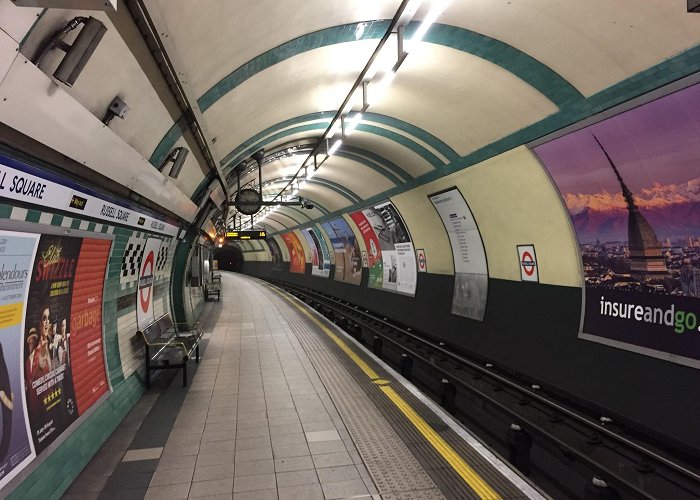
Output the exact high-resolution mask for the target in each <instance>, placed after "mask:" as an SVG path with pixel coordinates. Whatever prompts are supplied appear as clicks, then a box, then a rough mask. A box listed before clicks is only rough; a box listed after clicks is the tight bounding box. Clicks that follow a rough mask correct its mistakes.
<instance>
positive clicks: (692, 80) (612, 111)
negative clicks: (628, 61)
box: [524, 73, 700, 369]
mask: <svg viewBox="0 0 700 500" xmlns="http://www.w3.org/2000/svg"><path fill="white" fill-rule="evenodd" d="M698 84H700V74H698V73H696V74H693V75H690V76H687V77H685V78H681V79H680V80H677V81H675V82H671V83H669V84H667V85H663V86H661V87H659V88H657V89H654V90H652V91H650V92H647V93H645V94H642V95H640V96H637V97H634V98H632V99H629V100H627V101H625V102H623V103H620V104H618V105H616V106H612V107H610V108H608V109H606V110H604V111H601V112H600V113H596V114H594V115H592V116H589V117H587V118H584V119H583V120H580V121H577V122H576V123H573V124H571V125H569V126H567V127H564V128H562V129H559V130H557V131H555V132H552V133H550V134H547V135H544V136H542V137H539V138H537V139H535V140H533V141H530V142H527V143H525V144H524V146H525V147H526V148H527V149H528V151H529V152H530V154H531V156H532V157H533V158H534V159H535V161H536V162H537V163H538V164H539V165H540V167H541V168H542V170H543V171H544V174H545V176H546V177H547V179H548V180H549V183H550V185H551V187H552V189H553V190H554V193H556V197H557V199H558V200H559V205H560V207H561V209H562V211H563V213H564V214H565V218H566V221H567V226H568V228H569V233H570V237H571V238H572V241H574V243H575V245H574V246H575V247H576V255H577V256H578V275H579V280H580V281H579V288H580V291H581V313H580V317H579V327H578V333H577V338H579V339H582V340H586V341H589V342H594V343H596V344H602V345H605V346H608V347H613V348H616V349H621V350H623V351H627V352H633V353H636V354H641V355H643V356H647V357H651V358H655V359H660V360H663V361H669V362H672V363H675V364H679V365H682V366H689V367H691V368H696V369H700V360H696V359H692V358H687V357H684V356H679V355H677V354H672V353H669V352H665V351H659V350H656V349H651V348H649V347H643V346H639V345H635V344H630V343H627V342H622V341H619V340H614V339H608V338H606V337H601V336H598V335H594V334H590V333H586V332H584V331H583V325H584V321H585V319H586V277H585V272H584V269H583V254H582V253H581V245H580V244H579V241H578V235H577V234H576V228H575V227H574V222H573V220H572V218H571V214H570V213H569V210H568V208H567V207H566V202H565V201H564V197H563V195H562V193H561V191H560V190H559V187H558V186H557V184H556V182H555V181H554V178H553V177H552V174H551V173H550V172H549V169H548V168H547V166H546V165H545V164H544V162H543V161H542V160H541V159H540V157H539V156H538V155H537V153H535V148H536V147H538V146H541V145H543V144H546V143H549V142H552V141H554V140H557V139H559V138H561V137H564V136H566V135H569V134H571V133H573V132H577V131H579V130H582V129H584V128H587V127H590V126H592V125H595V124H597V123H600V122H603V121H605V120H607V119H610V118H614V117H616V116H618V115H621V114H623V113H625V112H627V111H630V110H633V109H635V108H639V107H640V106H644V105H645V104H649V103H650V102H653V101H656V100H658V99H661V98H664V97H666V96H669V95H671V94H674V93H676V92H679V91H681V90H684V89H687V88H689V87H692V86H693V85H698Z"/></svg>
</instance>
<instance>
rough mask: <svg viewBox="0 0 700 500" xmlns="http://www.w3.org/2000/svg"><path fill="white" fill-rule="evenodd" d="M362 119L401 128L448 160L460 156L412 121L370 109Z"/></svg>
mask: <svg viewBox="0 0 700 500" xmlns="http://www.w3.org/2000/svg"><path fill="white" fill-rule="evenodd" d="M362 120H363V121H364V122H375V123H381V124H382V125H387V126H389V127H392V128H395V129H398V130H401V131H402V132H406V133H407V134H408V135H412V136H413V137H415V138H416V139H419V140H421V141H423V142H424V143H426V144H427V145H429V146H430V147H431V148H433V149H435V150H436V151H437V152H438V153H440V154H441V155H442V156H444V157H445V158H447V160H448V161H452V160H454V159H456V158H459V155H458V154H457V152H456V151H455V150H454V149H452V148H451V147H449V146H448V145H447V144H445V143H444V142H442V141H441V140H440V139H438V138H437V137H435V136H434V135H433V134H431V133H430V132H426V131H425V130H423V129H422V128H420V127H416V126H415V125H413V124H412V123H408V122H405V121H403V120H399V119H398V118H394V117H393V116H387V115H382V114H379V113H372V112H369V111H368V112H366V113H364V114H363V115H362Z"/></svg>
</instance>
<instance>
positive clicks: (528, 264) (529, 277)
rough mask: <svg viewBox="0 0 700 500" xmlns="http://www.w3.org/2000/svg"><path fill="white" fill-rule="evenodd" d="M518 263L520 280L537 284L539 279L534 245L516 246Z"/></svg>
mask: <svg viewBox="0 0 700 500" xmlns="http://www.w3.org/2000/svg"><path fill="white" fill-rule="evenodd" d="M518 262H519V265H520V279H521V280H522V281H534V282H535V283H539V281H540V277H539V273H538V271H537V256H536V255H535V245H518Z"/></svg>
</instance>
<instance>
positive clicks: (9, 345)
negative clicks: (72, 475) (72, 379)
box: [0, 231, 39, 488]
mask: <svg viewBox="0 0 700 500" xmlns="http://www.w3.org/2000/svg"><path fill="white" fill-rule="evenodd" d="M38 241H39V235H38V234H29V233H16V232H10V231H0V418H2V436H0V488H2V487H4V486H5V484H7V482H8V481H10V480H11V479H12V478H13V477H14V476H15V475H17V473H18V472H19V471H21V470H22V469H23V468H24V467H26V466H27V464H29V462H31V461H32V460H33V459H34V456H35V454H34V449H33V443H32V439H31V437H30V431H29V419H28V416H27V412H26V402H25V395H24V390H23V386H24V384H23V379H22V373H23V368H24V370H25V371H27V370H31V368H32V367H31V365H30V364H27V363H25V365H24V367H23V366H22V359H23V356H22V352H23V343H24V335H23V334H22V331H23V327H24V310H25V307H26V302H25V298H26V297H27V290H28V288H29V280H30V276H31V273H32V263H33V262H34V252H35V250H36V246H37V242H38ZM27 348H28V349H29V348H31V345H30V344H28V345H27Z"/></svg>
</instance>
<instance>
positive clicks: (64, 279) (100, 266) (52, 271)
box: [24, 234, 109, 453]
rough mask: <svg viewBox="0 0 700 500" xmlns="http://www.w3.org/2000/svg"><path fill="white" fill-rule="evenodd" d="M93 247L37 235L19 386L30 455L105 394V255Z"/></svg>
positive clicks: (76, 240)
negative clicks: (22, 392) (22, 390)
mask: <svg viewBox="0 0 700 500" xmlns="http://www.w3.org/2000/svg"><path fill="white" fill-rule="evenodd" d="M93 242H94V240H89V239H83V238H74V237H66V236H53V235H46V234H44V235H42V236H41V238H40V240H39V245H38V248H37V251H36V257H35V259H34V266H33V269H32V273H31V280H30V286H29V293H28V303H27V311H26V316H25V327H24V330H25V343H26V346H27V349H26V350H25V353H24V364H25V372H24V379H25V390H26V399H27V410H28V413H29V422H30V427H31V430H32V436H33V440H34V447H35V449H36V452H37V453H40V452H41V451H42V450H44V449H45V448H46V447H47V446H48V445H49V444H50V443H51V442H53V441H54V440H55V439H56V438H57V437H58V436H59V435H60V434H61V433H62V432H63V431H64V430H65V429H66V428H68V426H69V425H70V424H71V423H73V422H74V421H75V420H76V419H77V418H78V416H79V415H80V414H81V413H82V412H84V411H85V410H86V409H87V408H88V407H89V405H91V404H92V403H93V402H94V401H95V400H96V398H97V397H99V395H101V394H103V393H104V391H106V388H107V380H106V373H105V368H104V358H103V354H102V352H103V348H102V316H101V308H102V304H101V299H102V296H101V293H99V294H97V293H96V289H97V288H100V289H101V288H102V285H103V280H104V272H105V266H106V263H107V259H106V256H105V255H104V254H105V250H106V252H107V254H108V252H109V249H108V246H107V245H106V244H103V243H93ZM84 244H85V245H84ZM83 247H84V248H83ZM95 247H97V248H98V249H99V250H97V251H96V252H95V251H94V250H95ZM96 255H97V257H96ZM93 259H94V260H95V262H90V261H92V260H93ZM83 261H85V262H83ZM78 269H80V271H81V275H80V277H78V276H77V271H78ZM74 304H75V305H74ZM74 307H75V310H74ZM98 309H99V310H100V313H99V315H98V313H97V310H98ZM98 336H99V340H97V337H98ZM76 365H77V366H76ZM90 365H93V366H90ZM100 365H101V366H100ZM78 394H79V395H80V399H78V398H77V396H76V395H78Z"/></svg>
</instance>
